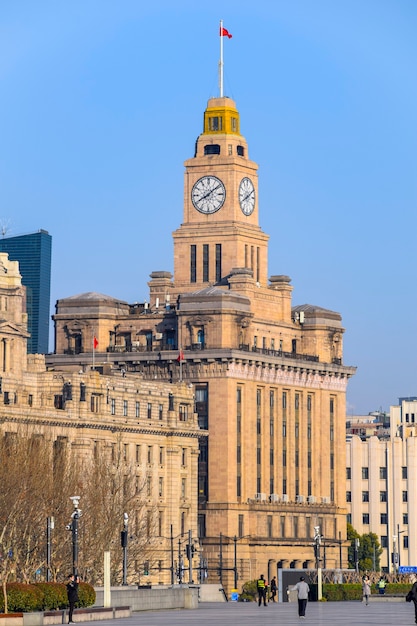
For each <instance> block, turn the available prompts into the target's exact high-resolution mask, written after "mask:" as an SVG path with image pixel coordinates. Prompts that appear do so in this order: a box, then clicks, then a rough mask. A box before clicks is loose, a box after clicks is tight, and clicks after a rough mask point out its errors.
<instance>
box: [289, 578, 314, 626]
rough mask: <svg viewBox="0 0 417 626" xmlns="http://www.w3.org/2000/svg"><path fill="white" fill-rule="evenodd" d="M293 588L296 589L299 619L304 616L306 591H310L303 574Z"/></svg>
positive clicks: (306, 598)
mask: <svg viewBox="0 0 417 626" xmlns="http://www.w3.org/2000/svg"><path fill="white" fill-rule="evenodd" d="M293 589H295V590H296V591H297V597H298V617H299V618H300V619H305V618H306V608H307V600H308V593H309V591H310V587H309V586H308V585H307V583H306V581H305V578H304V576H301V577H300V582H298V583H297V584H296V585H295V586H294V587H293Z"/></svg>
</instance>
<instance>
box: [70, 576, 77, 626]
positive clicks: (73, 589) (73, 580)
mask: <svg viewBox="0 0 417 626" xmlns="http://www.w3.org/2000/svg"><path fill="white" fill-rule="evenodd" d="M79 582H80V579H79V578H78V576H74V574H71V575H70V576H69V577H68V583H67V596H68V604H69V614H68V624H73V623H74V621H73V619H72V615H73V613H74V608H75V604H76V602H78V585H79Z"/></svg>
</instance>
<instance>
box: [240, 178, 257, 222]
mask: <svg viewBox="0 0 417 626" xmlns="http://www.w3.org/2000/svg"><path fill="white" fill-rule="evenodd" d="M239 204H240V208H241V209H242V213H243V214H244V215H251V213H253V210H254V208H255V187H254V186H253V183H252V181H251V179H250V178H242V180H241V181H240V185H239Z"/></svg>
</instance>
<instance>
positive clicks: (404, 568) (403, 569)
mask: <svg viewBox="0 0 417 626" xmlns="http://www.w3.org/2000/svg"><path fill="white" fill-rule="evenodd" d="M398 573H399V574H417V566H415V565H400V567H399V568H398Z"/></svg>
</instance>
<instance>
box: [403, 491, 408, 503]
mask: <svg viewBox="0 0 417 626" xmlns="http://www.w3.org/2000/svg"><path fill="white" fill-rule="evenodd" d="M402 495H403V502H408V493H407V491H403V494H402Z"/></svg>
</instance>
